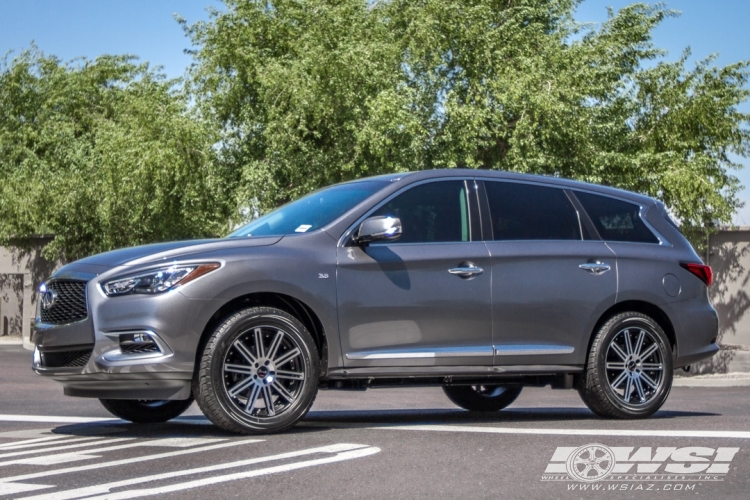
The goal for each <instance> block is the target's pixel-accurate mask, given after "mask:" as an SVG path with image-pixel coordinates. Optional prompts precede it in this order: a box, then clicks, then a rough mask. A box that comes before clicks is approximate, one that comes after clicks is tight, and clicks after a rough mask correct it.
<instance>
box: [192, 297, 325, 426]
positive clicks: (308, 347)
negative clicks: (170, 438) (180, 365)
mask: <svg viewBox="0 0 750 500" xmlns="http://www.w3.org/2000/svg"><path fill="white" fill-rule="evenodd" d="M319 371H320V361H319V357H318V350H317V348H316V346H315V342H314V341H313V339H312V336H311V335H310V333H309V332H308V331H307V329H306V328H305V326H304V325H303V324H302V323H301V322H300V321H299V320H297V318H295V317H293V316H291V315H290V314H287V313H286V312H284V311H280V310H278V309H272V308H267V307H253V308H249V309H244V310H242V311H239V312H237V313H235V314H233V315H232V316H230V317H228V318H227V319H226V320H225V321H224V322H223V323H222V324H220V325H219V326H218V328H216V330H215V331H214V333H213V334H212V335H211V337H210V338H209V340H208V343H207V344H206V348H205V350H204V351H203V355H202V357H201V360H200V365H199V367H198V373H197V376H196V378H195V379H194V381H193V394H195V397H196V400H197V401H198V405H199V406H200V408H201V410H202V411H203V413H204V414H205V415H206V417H208V419H209V420H211V422H213V423H214V425H216V426H218V427H220V428H222V429H224V430H228V431H231V432H238V433H242V434H257V433H269V432H281V431H284V430H286V429H289V428H290V427H292V426H293V425H294V424H296V423H297V422H298V421H299V420H300V419H301V418H302V417H304V416H305V414H306V413H307V411H308V410H309V409H310V407H311V406H312V403H313V401H314V399H315V395H316V394H317V390H318V374H319Z"/></svg>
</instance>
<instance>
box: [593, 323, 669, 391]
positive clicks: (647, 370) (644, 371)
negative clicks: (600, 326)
mask: <svg viewBox="0 0 750 500" xmlns="http://www.w3.org/2000/svg"><path fill="white" fill-rule="evenodd" d="M659 346H660V342H659V340H658V338H657V337H656V335H654V334H653V333H652V332H650V331H648V330H647V329H644V328H639V327H631V328H624V329H622V330H620V331H619V332H618V333H617V334H616V335H614V336H613V337H612V340H611V341H610V343H609V346H608V347H607V354H606V358H605V369H606V374H607V382H608V383H609V387H610V389H611V390H612V392H613V393H614V394H615V395H616V396H617V397H618V398H619V399H620V400H621V401H622V402H623V403H625V404H627V405H629V406H640V405H645V404H648V403H649V401H651V400H652V399H653V398H654V397H655V396H656V395H657V394H659V391H660V389H661V387H662V386H663V384H664V360H663V359H662V353H661V350H660V349H659Z"/></svg>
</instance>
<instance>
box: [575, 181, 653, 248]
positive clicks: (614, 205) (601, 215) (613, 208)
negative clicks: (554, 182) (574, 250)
mask: <svg viewBox="0 0 750 500" xmlns="http://www.w3.org/2000/svg"><path fill="white" fill-rule="evenodd" d="M575 195H576V198H578V200H579V201H580V202H581V205H583V208H584V209H585V210H586V212H588V214H589V217H591V221H592V222H593V223H594V226H595V227H596V230H597V231H599V235H600V236H601V237H602V239H603V240H608V241H631V242H637V243H659V240H658V239H657V238H656V236H654V234H653V233H652V232H651V231H650V230H649V229H648V228H647V227H646V225H645V224H644V223H643V221H642V220H641V216H640V209H641V207H639V206H638V205H636V204H635V203H628V202H627V201H622V200H616V199H614V198H608V197H606V196H599V195H596V194H591V193H584V192H580V191H576V192H575Z"/></svg>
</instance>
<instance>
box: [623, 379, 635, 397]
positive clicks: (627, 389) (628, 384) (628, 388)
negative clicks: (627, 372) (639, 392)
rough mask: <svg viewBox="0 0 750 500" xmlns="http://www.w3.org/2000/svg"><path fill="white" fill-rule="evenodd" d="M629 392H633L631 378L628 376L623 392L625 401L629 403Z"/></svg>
mask: <svg viewBox="0 0 750 500" xmlns="http://www.w3.org/2000/svg"><path fill="white" fill-rule="evenodd" d="M631 392H633V378H632V377H628V379H627V381H626V382H625V393H624V394H623V397H624V398H625V402H626V403H630V393H631Z"/></svg>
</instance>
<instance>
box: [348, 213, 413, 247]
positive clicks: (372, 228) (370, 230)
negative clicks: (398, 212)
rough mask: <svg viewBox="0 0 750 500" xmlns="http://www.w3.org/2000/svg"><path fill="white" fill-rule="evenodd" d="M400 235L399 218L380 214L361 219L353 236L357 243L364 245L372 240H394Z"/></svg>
mask: <svg viewBox="0 0 750 500" xmlns="http://www.w3.org/2000/svg"><path fill="white" fill-rule="evenodd" d="M400 237H401V219H399V218H398V217H387V216H382V215H381V216H378V217H370V218H368V219H365V220H364V221H362V224H360V225H359V230H358V231H357V234H356V235H355V236H354V242H355V243H356V244H357V245H366V244H368V243H372V242H373V241H395V240H397V239H399V238H400Z"/></svg>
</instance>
